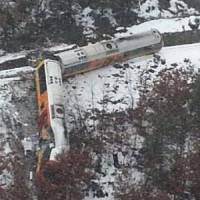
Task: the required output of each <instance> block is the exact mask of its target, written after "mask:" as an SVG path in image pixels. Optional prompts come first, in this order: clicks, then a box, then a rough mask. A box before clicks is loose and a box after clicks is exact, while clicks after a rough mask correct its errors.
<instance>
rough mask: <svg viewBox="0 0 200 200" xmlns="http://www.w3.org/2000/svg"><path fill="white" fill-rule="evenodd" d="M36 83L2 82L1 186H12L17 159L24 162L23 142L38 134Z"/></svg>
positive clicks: (0, 117)
mask: <svg viewBox="0 0 200 200" xmlns="http://www.w3.org/2000/svg"><path fill="white" fill-rule="evenodd" d="M33 90H34V82H33V81H32V80H31V81H25V82H24V81H19V80H18V79H17V77H16V79H1V82H0V127H1V128H0V146H1V151H0V155H1V158H2V160H1V161H2V163H3V164H1V171H0V185H1V186H3V187H6V186H9V185H10V184H11V183H12V176H13V173H12V170H11V169H12V167H13V164H14V163H13V162H14V160H15V158H17V157H18V158H23V157H24V154H23V146H22V143H21V140H22V139H23V138H24V137H27V136H32V135H33V134H35V133H36V131H37V125H36V112H37V109H36V104H35V92H34V91H33Z"/></svg>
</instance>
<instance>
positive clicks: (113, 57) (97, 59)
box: [57, 29, 163, 77]
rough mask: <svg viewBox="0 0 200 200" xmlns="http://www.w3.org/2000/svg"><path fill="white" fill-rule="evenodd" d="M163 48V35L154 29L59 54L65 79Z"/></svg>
mask: <svg viewBox="0 0 200 200" xmlns="http://www.w3.org/2000/svg"><path fill="white" fill-rule="evenodd" d="M162 46H163V39H162V35H161V34H160V33H159V31H158V30H156V29H152V30H150V31H146V32H143V33H138V34H134V35H130V36H126V37H121V38H115V39H113V40H108V41H101V42H97V43H95V44H89V45H87V46H84V47H77V48H75V49H72V50H70V51H66V52H61V53H58V54H57V56H59V57H60V58H61V61H62V64H63V77H68V76H71V75H74V74H77V73H83V72H87V71H90V70H94V69H96V68H99V67H102V66H106V65H109V64H113V63H116V62H122V61H125V60H128V59H131V58H135V57H139V56H144V55H147V54H152V53H156V52H158V51H159V50H160V49H161V48H162Z"/></svg>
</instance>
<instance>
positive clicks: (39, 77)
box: [35, 59, 68, 171]
mask: <svg viewBox="0 0 200 200" xmlns="http://www.w3.org/2000/svg"><path fill="white" fill-rule="evenodd" d="M35 80H36V89H37V99H38V110H39V120H38V126H39V140H40V142H39V146H40V149H39V151H38V169H37V171H39V169H40V167H41V165H42V164H43V163H44V162H46V161H48V160H55V157H56V155H58V154H59V153H61V152H62V151H63V150H65V149H66V148H67V146H68V145H67V144H68V142H67V138H66V129H65V125H64V105H63V104H64V99H63V85H62V72H61V66H60V62H58V61H57V60H50V59H46V60H43V61H42V62H41V63H40V64H39V65H38V66H37V67H36V70H35Z"/></svg>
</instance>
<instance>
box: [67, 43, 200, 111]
mask: <svg viewBox="0 0 200 200" xmlns="http://www.w3.org/2000/svg"><path fill="white" fill-rule="evenodd" d="M199 51H200V43H197V44H191V45H180V46H173V47H164V48H163V49H162V50H161V51H160V52H159V53H158V54H156V56H153V55H151V56H144V57H141V58H137V59H133V60H129V61H128V62H126V63H124V64H123V65H113V66H108V67H104V68H101V69H99V70H96V71H92V72H88V73H85V74H82V75H77V76H76V77H75V78H71V79H69V80H68V81H67V82H66V83H65V87H66V92H65V95H66V102H67V103H68V104H70V106H68V107H70V108H71V109H73V108H74V107H75V105H77V104H79V106H80V107H81V108H82V109H84V110H90V109H91V108H92V107H95V108H98V109H102V103H101V102H102V100H103V99H105V98H106V99H107V100H108V105H107V111H108V112H114V111H121V110H124V109H126V108H128V107H130V106H133V105H134V106H135V104H136V102H137V97H138V88H139V87H140V77H141V76H148V78H151V79H153V78H155V77H156V74H158V72H159V71H160V70H163V69H172V68H175V66H174V65H176V66H177V67H190V66H194V67H195V68H196V69H197V68H199V67H200V55H199Z"/></svg>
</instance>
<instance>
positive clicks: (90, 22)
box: [0, 0, 200, 52]
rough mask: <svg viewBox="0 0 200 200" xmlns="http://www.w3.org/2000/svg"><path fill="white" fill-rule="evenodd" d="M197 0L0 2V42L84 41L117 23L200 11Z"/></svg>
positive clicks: (14, 46) (22, 45) (20, 45)
mask: <svg viewBox="0 0 200 200" xmlns="http://www.w3.org/2000/svg"><path fill="white" fill-rule="evenodd" d="M199 10H200V3H199V1H198V0H191V1H189V0H155V1H150V0H139V1H138V0H127V1H122V0H116V1H115V2H114V3H113V1H110V0H109V1H88V0H84V1H77V0H73V1H72V0H67V1H63V0H58V1H53V0H44V1H40V0H36V1H34V2H33V1H30V0H27V1H12V0H9V1H1V2H0V19H1V20H0V35H1V37H0V46H1V48H2V49H4V50H7V51H10V52H11V51H12V52H13V51H19V50H21V49H31V48H41V46H50V45H52V44H55V43H62V42H65V43H79V44H84V43H85V42H87V41H88V40H90V41H94V40H99V39H102V34H110V35H112V34H113V33H114V32H115V29H116V28H117V27H120V26H123V27H126V26H131V25H134V24H138V23H140V22H143V21H146V20H149V19H156V18H160V17H162V18H166V17H177V16H179V17H181V16H186V15H194V14H199Z"/></svg>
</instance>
